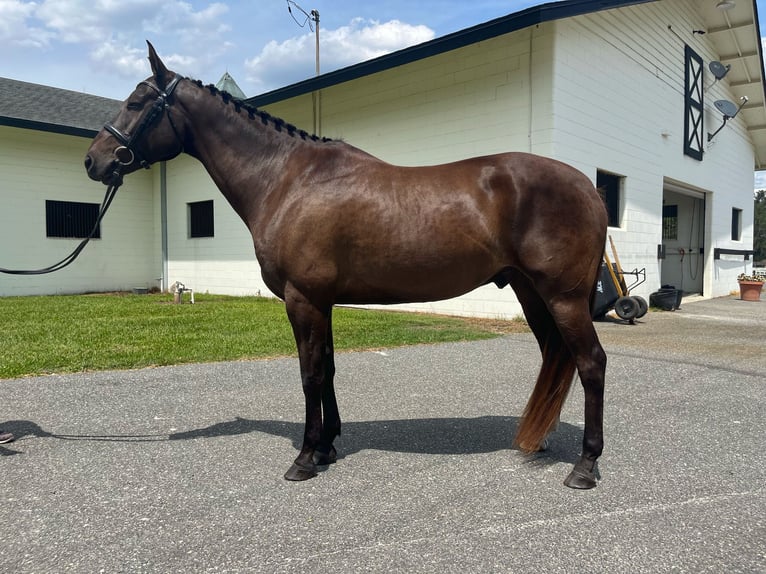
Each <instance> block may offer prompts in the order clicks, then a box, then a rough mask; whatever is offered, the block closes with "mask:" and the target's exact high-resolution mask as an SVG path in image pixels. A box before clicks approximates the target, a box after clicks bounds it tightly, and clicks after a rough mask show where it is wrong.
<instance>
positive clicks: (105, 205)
mask: <svg viewBox="0 0 766 574" xmlns="http://www.w3.org/2000/svg"><path fill="white" fill-rule="evenodd" d="M117 181H118V183H115V184H112V185H110V186H109V187H107V188H106V194H105V195H104V201H102V202H101V208H100V209H99V210H98V217H96V223H94V224H93V229H91V231H90V233H89V234H88V236H87V237H86V238H85V239H83V240H82V241H81V242H80V244H79V245H78V246H77V247H76V248H75V250H74V251H72V253H70V254H69V255H67V256H66V257H64V259H62V260H61V261H59V262H58V263H54V264H53V265H50V266H49V267H44V268H42V269H4V268H3V267H0V273H6V274H8V275H45V274H46V273H53V272H54V271H59V270H60V269H63V268H64V267H66V266H67V265H69V264H70V263H72V262H73V261H74V260H75V259H77V256H78V255H80V253H82V250H83V249H85V246H86V245H87V244H88V242H89V241H90V240H91V239H93V236H94V235H95V234H96V231H97V230H98V226H99V224H100V223H101V220H102V219H103V218H104V215H106V210H107V209H109V206H110V205H111V204H112V200H113V199H114V196H115V195H117V190H118V189H119V188H120V184H121V183H122V180H121V178H119V177H118V178H117Z"/></svg>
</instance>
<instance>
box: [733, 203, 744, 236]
mask: <svg viewBox="0 0 766 574" xmlns="http://www.w3.org/2000/svg"><path fill="white" fill-rule="evenodd" d="M731 239H732V241H740V240H741V239H742V210H741V209H737V208H736V207H732V208H731Z"/></svg>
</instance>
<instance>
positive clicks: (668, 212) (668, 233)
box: [662, 205, 678, 239]
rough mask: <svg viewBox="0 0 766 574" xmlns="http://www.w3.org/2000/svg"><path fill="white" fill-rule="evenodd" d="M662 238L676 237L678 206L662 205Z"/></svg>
mask: <svg viewBox="0 0 766 574" xmlns="http://www.w3.org/2000/svg"><path fill="white" fill-rule="evenodd" d="M662 238H663V239H678V206H677V205H663V206H662Z"/></svg>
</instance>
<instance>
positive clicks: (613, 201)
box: [596, 169, 625, 227]
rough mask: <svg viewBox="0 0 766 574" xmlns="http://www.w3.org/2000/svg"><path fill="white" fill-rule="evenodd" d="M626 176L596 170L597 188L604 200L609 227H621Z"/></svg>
mask: <svg viewBox="0 0 766 574" xmlns="http://www.w3.org/2000/svg"><path fill="white" fill-rule="evenodd" d="M624 180H625V176H622V175H618V174H616V173H611V172H609V171H605V170H602V169H599V170H597V171H596V189H597V190H598V193H599V195H600V196H601V199H602V201H603V202H604V207H605V208H606V214H607V217H608V219H609V223H608V225H609V227H620V220H621V219H622V217H621V215H622V189H623V185H624Z"/></svg>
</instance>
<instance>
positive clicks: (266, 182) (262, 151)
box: [184, 87, 300, 224]
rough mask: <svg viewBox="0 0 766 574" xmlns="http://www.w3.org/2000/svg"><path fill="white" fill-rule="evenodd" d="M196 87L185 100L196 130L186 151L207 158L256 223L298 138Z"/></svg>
mask: <svg viewBox="0 0 766 574" xmlns="http://www.w3.org/2000/svg"><path fill="white" fill-rule="evenodd" d="M195 90H196V92H197V93H195V94H194V97H193V98H192V99H190V101H186V102H184V104H185V107H186V108H187V114H188V122H189V129H190V130H191V137H190V138H187V145H186V152H187V153H188V154H189V155H191V156H192V157H195V158H197V159H198V160H199V161H200V162H201V163H202V165H203V166H204V167H205V169H206V170H207V172H208V174H210V177H211V178H212V179H213V181H214V182H215V184H216V186H217V187H218V189H219V190H220V191H221V193H223V195H224V196H225V197H226V199H227V200H228V202H229V203H230V204H231V206H232V207H233V208H234V210H235V211H236V212H237V213H238V214H239V216H240V217H241V218H242V219H243V220H244V221H245V223H247V224H252V223H253V221H252V218H253V216H254V215H255V214H257V213H258V211H259V204H261V203H262V202H264V201H265V200H266V199H267V195H268V194H269V193H270V192H271V190H273V189H276V188H278V187H279V186H278V185H277V183H278V181H279V180H280V178H281V177H282V171H283V170H282V166H283V165H284V162H285V161H286V159H287V158H288V157H289V156H290V154H291V153H292V151H293V150H294V149H295V147H296V146H297V145H298V141H297V140H296V138H295V137H292V136H289V135H288V134H287V133H285V132H279V131H277V130H276V128H274V126H273V125H271V124H264V122H263V121H262V120H261V118H260V117H259V116H256V117H255V118H251V117H250V116H249V115H248V112H247V111H246V110H243V109H241V110H239V111H237V109H236V108H235V106H234V104H233V103H231V102H229V103H227V102H224V100H223V98H222V97H220V96H219V95H212V94H210V93H208V92H207V89H205V88H196V87H195ZM297 139H298V140H299V139H300V138H297Z"/></svg>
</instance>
